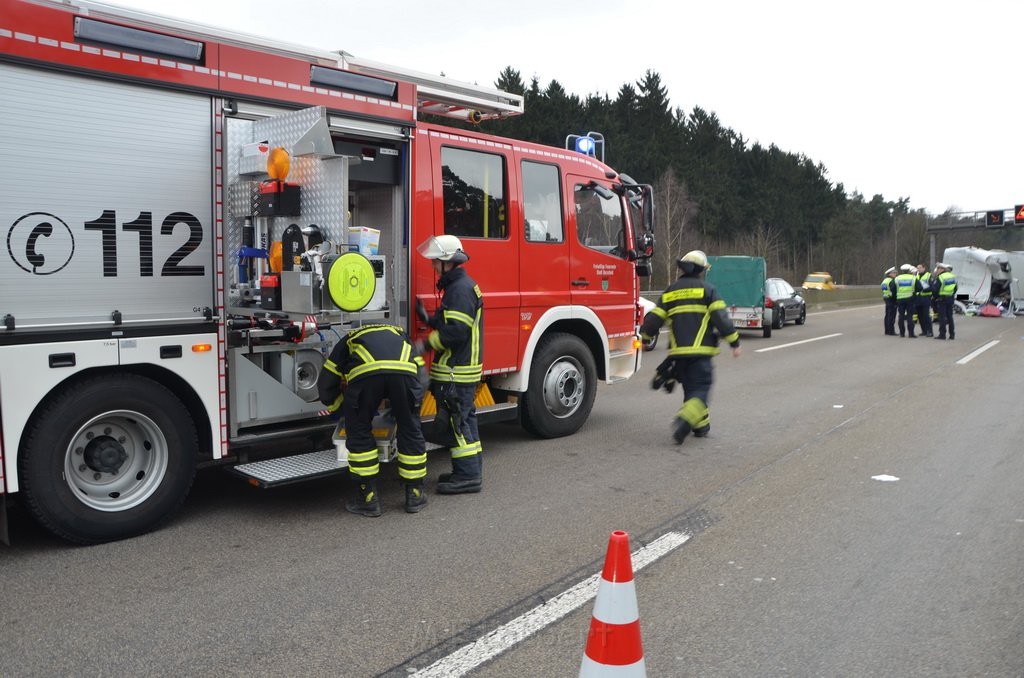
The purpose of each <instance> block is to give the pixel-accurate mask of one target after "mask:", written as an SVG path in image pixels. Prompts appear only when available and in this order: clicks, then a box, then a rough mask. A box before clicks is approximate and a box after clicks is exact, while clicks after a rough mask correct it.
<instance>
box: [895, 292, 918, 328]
mask: <svg viewBox="0 0 1024 678" xmlns="http://www.w3.org/2000/svg"><path fill="white" fill-rule="evenodd" d="M896 310H897V311H898V312H899V320H898V321H897V324H898V325H899V328H900V336H901V337H902V336H906V334H907V333H909V335H910V336H914V298H913V297H911V298H909V299H898V300H897V301H896Z"/></svg>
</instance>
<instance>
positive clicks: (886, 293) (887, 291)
mask: <svg viewBox="0 0 1024 678" xmlns="http://www.w3.org/2000/svg"><path fill="white" fill-rule="evenodd" d="M891 282H892V278H890V277H889V276H885V277H884V278H882V298H883V299H892V288H891V287H889V284H890V283H891Z"/></svg>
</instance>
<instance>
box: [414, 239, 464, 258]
mask: <svg viewBox="0 0 1024 678" xmlns="http://www.w3.org/2000/svg"><path fill="white" fill-rule="evenodd" d="M416 251H417V252H419V253H420V254H421V255H423V256H424V257H426V258H427V259H440V260H441V261H450V262H452V263H453V264H464V263H466V262H467V261H469V255H468V254H466V253H465V251H463V249H462V241H460V240H459V239H458V238H456V237H455V236H454V235H448V234H445V235H432V236H430V237H429V238H427V239H426V240H424V241H423V242H421V243H420V245H419V247H417V248H416Z"/></svg>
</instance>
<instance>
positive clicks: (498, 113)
mask: <svg viewBox="0 0 1024 678" xmlns="http://www.w3.org/2000/svg"><path fill="white" fill-rule="evenodd" d="M339 54H340V55H341V67H342V68H345V69H347V70H350V71H355V72H356V73H362V74H363V75H371V76H375V77H378V78H386V79H388V80H399V81H401V82H409V83H412V84H414V85H416V104H417V108H418V109H419V111H420V112H421V113H429V114H431V115H443V116H445V117H449V118H455V119H457V120H464V121H469V122H480V121H481V120H493V119H495V118H508V117H511V116H513V115H521V114H522V112H523V97H522V95H521V94H513V93H511V92H505V91H503V90H500V89H496V88H494V87H483V86H481V85H474V84H472V83H468V82H462V81H459V80H453V79H451V78H447V77H444V76H441V75H430V74H429V73H423V72H422V71H415V70H412V69H408V68H400V67H398V66H391V65H389V64H382V63H380V62H378V61H371V60H370V59H362V58H360V57H355V56H353V55H351V54H349V53H348V52H339Z"/></svg>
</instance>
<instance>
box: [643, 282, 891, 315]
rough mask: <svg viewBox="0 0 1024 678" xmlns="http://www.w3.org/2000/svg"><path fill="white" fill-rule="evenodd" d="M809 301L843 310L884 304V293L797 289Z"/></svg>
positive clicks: (864, 288) (653, 294)
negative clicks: (848, 307)
mask: <svg viewBox="0 0 1024 678" xmlns="http://www.w3.org/2000/svg"><path fill="white" fill-rule="evenodd" d="M797 292H799V293H800V294H801V295H802V296H803V298H804V299H805V300H806V301H807V310H809V311H821V310H824V309H827V308H843V307H846V306H868V305H871V304H881V303H882V291H881V289H879V287H878V286H877V285H849V286H844V287H837V288H836V289H834V290H805V289H802V288H797ZM660 294H661V290H649V291H646V292H640V296H642V297H646V298H647V299H650V300H652V301H654V300H656V299H657V298H658V296H659V295H660Z"/></svg>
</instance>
